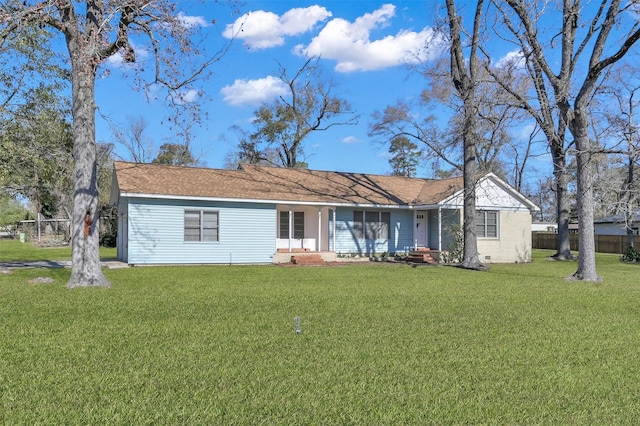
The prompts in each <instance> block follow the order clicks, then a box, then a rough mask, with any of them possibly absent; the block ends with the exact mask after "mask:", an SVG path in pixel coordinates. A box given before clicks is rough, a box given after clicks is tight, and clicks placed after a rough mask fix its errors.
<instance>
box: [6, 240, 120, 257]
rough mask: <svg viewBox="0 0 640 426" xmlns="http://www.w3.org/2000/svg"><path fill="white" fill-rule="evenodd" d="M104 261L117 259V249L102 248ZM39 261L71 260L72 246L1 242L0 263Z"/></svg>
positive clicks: (15, 241) (101, 254) (14, 241)
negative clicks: (44, 246)
mask: <svg viewBox="0 0 640 426" xmlns="http://www.w3.org/2000/svg"><path fill="white" fill-rule="evenodd" d="M100 257H101V258H102V259H113V258H115V257H116V249H115V247H113V248H111V247H110V248H107V247H100ZM38 260H71V246H68V247H49V248H39V247H35V246H34V245H33V244H31V243H29V242H27V243H21V242H20V241H19V240H0V262H34V261H38Z"/></svg>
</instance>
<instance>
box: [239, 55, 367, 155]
mask: <svg viewBox="0 0 640 426" xmlns="http://www.w3.org/2000/svg"><path fill="white" fill-rule="evenodd" d="M318 61H319V58H309V59H307V61H306V62H305V63H304V64H303V65H302V66H301V67H300V68H299V69H298V70H297V71H296V72H295V73H294V74H293V75H291V74H289V72H288V71H287V69H285V68H284V67H283V66H280V70H279V72H278V78H279V79H280V81H281V82H282V83H283V84H284V86H286V88H287V91H288V93H287V96H286V97H285V96H281V97H280V98H278V99H276V100H275V101H273V102H271V103H265V104H263V105H262V106H261V107H260V108H258V110H256V111H255V121H254V124H255V126H256V131H255V132H254V133H252V134H251V135H249V136H248V138H246V139H245V140H241V141H240V145H239V146H238V150H239V152H240V155H239V157H240V158H245V159H249V160H250V161H251V162H258V163H259V162H271V160H272V158H273V155H272V153H273V152H274V151H275V152H276V154H277V158H278V162H277V163H276V164H275V165H278V166H280V167H299V166H300V164H298V163H299V160H298V157H299V156H300V154H301V153H302V150H303V142H304V140H305V139H306V138H307V137H308V136H309V135H310V134H311V133H314V132H321V131H325V130H327V129H330V128H331V127H334V126H344V125H355V124H357V123H358V116H357V115H356V114H355V113H354V112H353V111H352V110H351V105H350V104H349V103H348V102H347V101H346V100H345V99H342V98H340V97H337V96H334V95H333V90H334V89H335V84H334V82H333V81H332V80H324V79H323V78H322V75H321V73H320V68H319V64H318Z"/></svg>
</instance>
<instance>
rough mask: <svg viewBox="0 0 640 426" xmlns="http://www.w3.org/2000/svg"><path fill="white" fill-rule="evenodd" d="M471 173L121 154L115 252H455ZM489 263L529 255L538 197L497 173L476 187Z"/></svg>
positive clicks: (268, 255)
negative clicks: (193, 162)
mask: <svg viewBox="0 0 640 426" xmlns="http://www.w3.org/2000/svg"><path fill="white" fill-rule="evenodd" d="M462 199H463V191H462V178H452V179H444V180H433V179H417V178H405V177H397V176H380V175H367V174H359V173H343V172H326V171H315V170H306V169H285V168H273V167H262V166H252V165H244V166H242V168H240V169H238V170H218V169H206V168H191V167H179V166H166V165H158V164H134V163H124V162H116V163H115V171H114V175H113V186H112V193H111V202H112V203H113V204H115V205H117V206H118V237H117V247H118V258H119V259H120V260H122V261H124V262H127V263H129V264H163V263H164V264H186V263H201V264H206V263H272V262H276V263H278V262H288V261H290V260H291V253H294V252H301V251H309V252H314V253H320V254H322V256H323V257H324V258H325V259H326V260H335V259H336V256H340V255H347V254H359V255H363V256H364V255H370V254H374V253H378V254H380V253H406V252H409V251H411V250H414V249H415V248H418V247H429V248H431V249H433V250H440V251H446V250H448V248H449V245H450V243H451V242H452V238H453V237H452V235H451V233H450V232H449V229H450V226H451V225H452V224H460V223H461V208H462ZM476 205H477V218H476V220H477V222H476V225H477V226H476V229H477V236H478V251H479V253H480V259H481V260H482V261H484V262H528V261H530V260H531V212H532V211H535V210H537V209H538V208H537V207H536V206H535V205H534V204H533V203H532V202H531V201H529V200H528V199H526V198H525V197H524V196H523V195H521V194H520V193H518V192H517V191H516V190H514V189H513V188H512V187H511V186H509V185H508V184H506V183H505V182H504V181H502V180H501V179H499V178H498V177H496V176H495V175H493V174H491V173H490V174H487V175H485V176H483V177H482V178H480V179H479V181H478V185H477V190H476Z"/></svg>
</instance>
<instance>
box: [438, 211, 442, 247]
mask: <svg viewBox="0 0 640 426" xmlns="http://www.w3.org/2000/svg"><path fill="white" fill-rule="evenodd" d="M438 251H442V206H438Z"/></svg>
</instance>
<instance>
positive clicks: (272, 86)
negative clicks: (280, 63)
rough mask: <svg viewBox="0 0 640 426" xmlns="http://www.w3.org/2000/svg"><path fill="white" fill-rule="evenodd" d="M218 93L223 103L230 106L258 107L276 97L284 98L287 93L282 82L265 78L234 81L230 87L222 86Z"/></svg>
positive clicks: (268, 77)
mask: <svg viewBox="0 0 640 426" xmlns="http://www.w3.org/2000/svg"><path fill="white" fill-rule="evenodd" d="M220 93H221V94H222V95H223V96H224V101H225V102H227V103H228V104H230V105H235V106H241V105H260V104H261V103H263V102H268V101H270V100H272V99H274V98H276V97H277V96H284V95H286V94H287V93H288V92H287V87H286V85H285V84H284V83H283V82H282V80H280V79H278V78H276V77H273V76H267V77H265V78H260V79H257V80H240V79H238V80H236V81H234V82H233V84H232V85H227V86H224V87H223V88H222V89H221V90H220Z"/></svg>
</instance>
